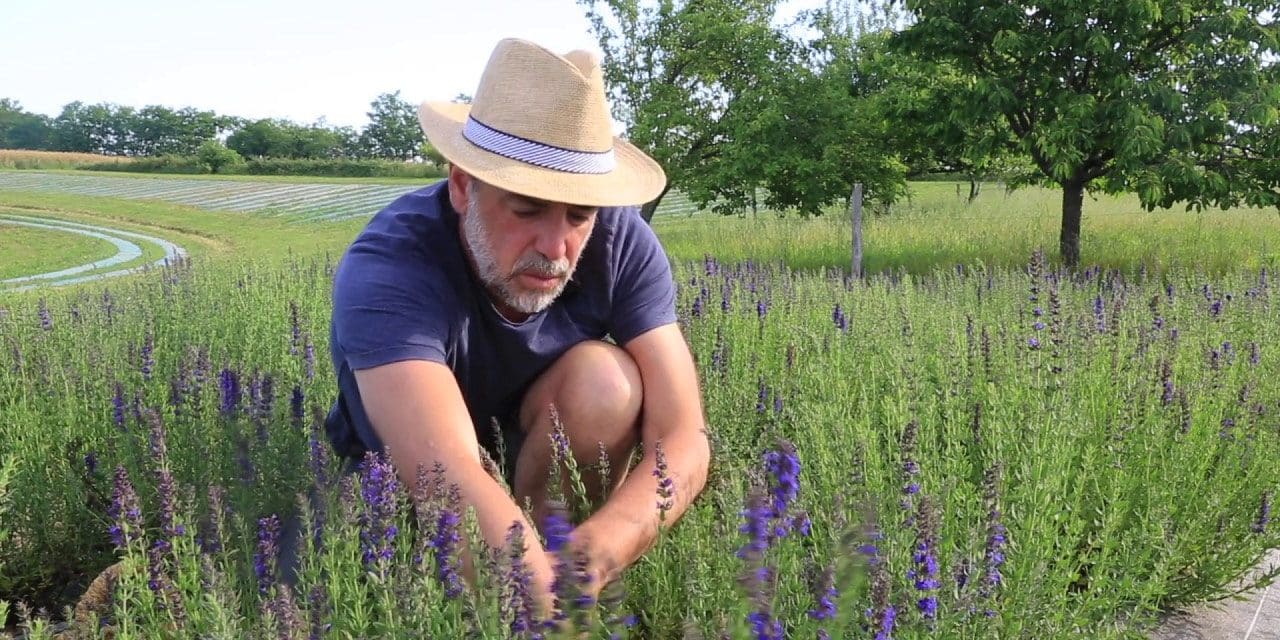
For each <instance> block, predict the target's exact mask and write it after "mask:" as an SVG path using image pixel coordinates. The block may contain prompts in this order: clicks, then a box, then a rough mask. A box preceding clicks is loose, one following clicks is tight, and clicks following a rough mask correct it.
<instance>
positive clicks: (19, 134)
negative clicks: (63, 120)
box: [0, 98, 53, 149]
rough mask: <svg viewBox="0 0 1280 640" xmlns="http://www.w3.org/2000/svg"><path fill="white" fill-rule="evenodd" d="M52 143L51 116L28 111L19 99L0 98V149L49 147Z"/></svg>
mask: <svg viewBox="0 0 1280 640" xmlns="http://www.w3.org/2000/svg"><path fill="white" fill-rule="evenodd" d="M52 143H53V132H52V130H51V129H50V127H49V118H47V117H45V116H44V115H42V114H38V113H29V112H27V111H26V110H25V109H23V108H22V105H21V104H20V103H19V102H18V101H17V100H11V99H9V98H0V149H48V148H49V147H50V145H51V144H52Z"/></svg>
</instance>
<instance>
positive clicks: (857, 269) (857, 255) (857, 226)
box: [849, 182, 862, 278]
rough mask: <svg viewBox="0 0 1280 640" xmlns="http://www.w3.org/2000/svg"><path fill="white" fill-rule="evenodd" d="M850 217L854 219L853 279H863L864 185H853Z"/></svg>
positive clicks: (859, 183)
mask: <svg viewBox="0 0 1280 640" xmlns="http://www.w3.org/2000/svg"><path fill="white" fill-rule="evenodd" d="M849 215H850V217H852V218H853V277H855V278H861V277H862V183H861V182H855V183H853V195H852V196H851V197H850V198H849Z"/></svg>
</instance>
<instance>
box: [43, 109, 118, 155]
mask: <svg viewBox="0 0 1280 640" xmlns="http://www.w3.org/2000/svg"><path fill="white" fill-rule="evenodd" d="M135 118H136V112H135V110H134V108H133V107H129V106H121V105H116V104H111V103H105V102H104V103H98V104H84V103H83V102H80V101H79V100H77V101H75V102H71V103H68V104H67V105H65V106H63V107H62V112H61V113H59V114H58V117H57V118H54V120H53V137H54V140H55V146H56V148H57V149H58V150H59V151H81V152H85V153H103V154H107V155H128V154H130V153H133V150H134V148H135V146H136V142H135V138H134V120H135Z"/></svg>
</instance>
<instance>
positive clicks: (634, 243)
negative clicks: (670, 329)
mask: <svg viewBox="0 0 1280 640" xmlns="http://www.w3.org/2000/svg"><path fill="white" fill-rule="evenodd" d="M616 215H619V216H624V217H623V218H622V219H621V220H620V221H619V224H618V231H617V235H616V237H615V239H614V246H613V251H614V260H615V261H614V269H615V271H614V287H613V305H612V309H613V310H612V316H611V317H610V319H609V325H610V326H609V334H610V335H611V336H613V339H614V341H615V342H617V343H618V344H620V345H622V344H626V343H628V342H630V341H631V340H632V339H633V338H636V337H638V336H640V335H641V334H643V333H645V332H647V331H649V330H650V329H655V328H657V327H660V326H663V325H666V324H670V323H672V322H675V321H676V286H675V281H674V280H673V278H672V274H671V263H670V261H669V260H668V258H667V254H666V252H665V251H664V250H663V249H662V244H661V243H659V242H658V236H657V235H656V234H654V232H653V228H652V227H650V226H649V225H648V224H646V223H645V221H644V219H643V218H641V217H640V213H639V211H638V210H637V209H634V208H627V209H622V210H620V211H618V212H616Z"/></svg>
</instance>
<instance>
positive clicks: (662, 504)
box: [653, 440, 676, 520]
mask: <svg viewBox="0 0 1280 640" xmlns="http://www.w3.org/2000/svg"><path fill="white" fill-rule="evenodd" d="M653 455H654V457H655V458H656V459H657V460H656V463H655V465H656V466H655V468H654V470H653V477H655V478H657V479H658V488H657V493H658V505H657V506H658V518H659V519H660V520H665V519H666V516H667V512H668V511H670V510H671V507H672V506H674V504H675V503H674V498H675V495H676V489H675V481H674V480H672V479H671V474H670V471H669V470H668V468H667V454H666V452H665V451H663V449H662V441H661V440H659V441H657V442H656V443H654V445H653Z"/></svg>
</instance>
